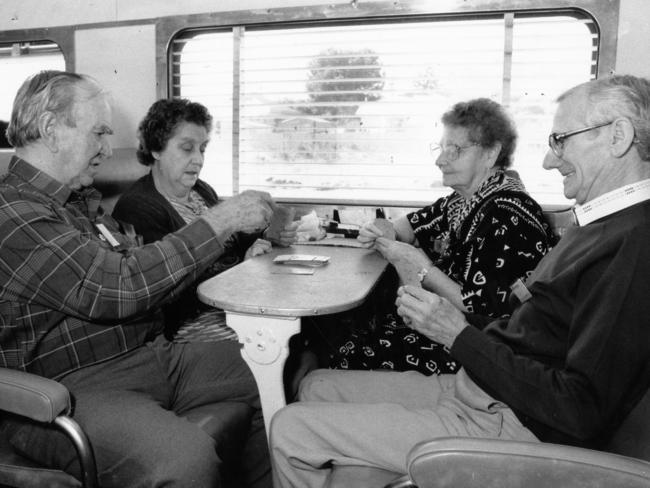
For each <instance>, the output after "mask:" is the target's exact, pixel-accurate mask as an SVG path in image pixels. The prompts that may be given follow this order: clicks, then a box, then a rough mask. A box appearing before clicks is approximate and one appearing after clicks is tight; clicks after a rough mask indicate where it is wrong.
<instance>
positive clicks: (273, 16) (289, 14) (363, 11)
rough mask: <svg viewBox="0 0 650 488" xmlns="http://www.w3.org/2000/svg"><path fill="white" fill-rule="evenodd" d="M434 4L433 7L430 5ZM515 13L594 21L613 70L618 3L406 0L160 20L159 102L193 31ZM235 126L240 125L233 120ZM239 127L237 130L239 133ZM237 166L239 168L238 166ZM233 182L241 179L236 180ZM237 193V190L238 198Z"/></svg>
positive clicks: (607, 68) (603, 58) (600, 66)
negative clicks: (177, 49)
mask: <svg viewBox="0 0 650 488" xmlns="http://www.w3.org/2000/svg"><path fill="white" fill-rule="evenodd" d="M432 3H435V4H434V5H431V4H432ZM508 12H511V13H513V14H515V15H517V16H528V15H535V16H541V15H562V14H568V15H575V14H581V15H586V16H588V17H590V18H591V20H592V22H593V26H594V28H595V29H596V30H597V33H598V46H597V47H598V58H597V59H595V60H594V61H595V71H596V73H595V75H596V77H599V76H603V75H605V74H608V73H612V72H613V71H614V69H613V68H614V64H615V59H616V48H617V30H616V29H617V26H618V13H619V0H614V1H613V2H599V1H598V0H575V1H574V5H572V6H571V7H567V5H566V2H565V1H561V0H518V1H517V0H512V1H503V2H500V3H499V6H498V8H496V7H495V6H494V2H492V1H490V0H475V1H474V2H472V5H471V6H468V5H467V2H465V1H463V0H446V1H444V0H443V1H440V2H421V1H417V0H407V1H402V2H399V3H394V2H373V3H359V4H354V5H353V4H340V5H331V4H329V5H315V6H310V7H286V8H277V9H266V10H264V11H260V10H240V11H233V12H225V13H221V14H218V15H217V14H215V15H208V16H205V15H188V16H186V17H174V18H168V19H161V22H160V23H158V24H157V31H156V35H157V39H158V42H157V44H158V46H157V49H159V48H162V47H163V46H162V44H161V41H163V40H164V41H165V42H164V51H162V52H161V51H158V52H157V59H158V60H159V61H161V60H164V63H162V64H161V65H159V66H157V76H158V77H159V83H158V89H159V93H158V95H159V97H160V98H171V97H172V96H173V88H172V87H173V79H174V76H175V75H176V73H174V69H173V63H172V62H171V60H172V56H173V52H172V43H173V41H174V39H176V38H177V37H180V36H182V35H183V33H186V32H188V31H191V32H193V33H200V32H201V31H206V32H208V31H210V32H213V31H218V30H232V29H237V28H238V27H241V26H243V27H245V28H246V29H256V30H257V29H273V28H291V27H307V26H310V25H314V26H328V25H344V24H349V23H358V22H359V21H362V20H364V19H368V20H371V21H373V22H381V21H389V22H390V21H393V22H394V21H400V20H405V21H417V20H423V21H426V20H431V19H432V18H438V19H453V18H462V19H471V18H472V17H475V18H486V17H489V16H492V15H503V14H504V13H508ZM236 109H237V108H236V106H235V107H234V110H236ZM233 123H234V124H236V120H234V121H233ZM235 129H236V127H234V128H233V131H235ZM232 145H233V158H235V159H236V156H235V155H236V154H237V150H238V147H237V145H238V138H237V137H233V140H232ZM235 166H236V165H235ZM233 178H237V176H236V175H233ZM236 192H237V191H236V190H235V193H236ZM281 200H282V201H286V202H292V203H301V202H302V203H307V202H310V203H317V204H326V205H327V204H342V205H365V206H368V205H370V206H376V205H380V206H381V205H383V206H386V205H389V206H392V207H401V206H404V207H409V208H410V207H413V205H420V204H421V203H422V202H411V201H408V202H406V201H405V202H395V201H390V202H388V201H366V200H364V201H355V200H352V199H348V198H337V199H327V198H322V197H321V198H318V200H317V201H316V200H314V201H312V199H306V198H304V197H302V198H301V197H295V198H294V197H287V198H282V199H281Z"/></svg>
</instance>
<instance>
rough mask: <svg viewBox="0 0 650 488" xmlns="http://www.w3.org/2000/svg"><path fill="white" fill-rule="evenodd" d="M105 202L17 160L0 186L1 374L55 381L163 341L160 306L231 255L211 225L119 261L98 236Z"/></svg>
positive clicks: (125, 253) (126, 252)
mask: <svg viewBox="0 0 650 488" xmlns="http://www.w3.org/2000/svg"><path fill="white" fill-rule="evenodd" d="M99 199H100V194H99V193H98V192H96V191H94V190H91V189H86V190H84V191H83V192H75V191H72V190H71V189H70V188H69V187H67V186H65V185H62V184H61V183H59V182H58V181H56V180H54V179H53V178H51V177H50V176H48V175H47V174H45V173H43V172H41V171H39V170H37V169H36V168H34V167H33V166H31V165H30V164H29V163H27V162H26V161H24V160H22V159H20V158H17V157H13V158H12V160H11V163H10V165H9V171H8V173H7V175H6V176H5V177H4V178H3V179H2V182H1V183H0V365H1V366H4V367H9V368H14V369H21V370H25V371H29V372H32V373H36V374H39V375H42V376H46V377H49V378H54V379H56V378H60V377H62V376H63V375H65V374H66V373H69V372H71V371H74V370H76V369H79V368H81V367H83V366H88V365H91V364H95V363H97V362H101V361H104V360H107V359H110V358H113V357H116V356H119V355H120V354H123V353H125V352H127V351H129V350H132V349H134V348H136V347H139V346H140V345H142V344H143V343H144V342H146V341H147V340H148V339H150V338H152V337H153V336H154V335H156V334H157V333H158V332H159V331H160V328H161V322H162V317H161V314H160V311H159V308H160V306H161V305H162V304H163V303H165V302H166V301H168V300H170V299H173V298H174V297H175V296H177V295H178V293H179V292H180V291H182V290H183V289H184V288H186V287H187V286H189V285H190V284H191V283H192V282H194V281H195V280H196V279H197V278H198V276H200V274H201V272H202V271H203V270H205V269H206V268H207V267H208V266H209V265H210V264H211V263H212V262H213V261H214V260H215V259H216V258H217V257H218V256H219V255H220V254H221V253H222V252H223V242H222V240H221V239H220V238H219V237H218V236H216V235H215V233H214V232H213V231H212V229H211V227H210V226H209V225H208V224H207V222H205V221H204V220H203V219H197V220H196V221H195V222H193V223H192V224H190V225H188V226H186V227H184V228H183V229H182V230H179V231H178V232H175V233H173V234H170V235H169V236H167V237H166V238H165V239H163V240H161V241H158V242H155V243H153V244H149V245H147V246H142V247H134V248H131V249H128V248H127V249H123V250H122V251H121V252H120V251H117V250H115V249H113V248H112V246H111V245H110V244H109V243H108V242H106V240H105V239H103V238H102V237H100V234H99V232H98V231H97V228H96V226H95V222H96V220H97V219H100V218H101V217H102V215H101V208H100V207H99ZM116 237H120V239H118V240H119V241H120V242H124V236H119V234H116Z"/></svg>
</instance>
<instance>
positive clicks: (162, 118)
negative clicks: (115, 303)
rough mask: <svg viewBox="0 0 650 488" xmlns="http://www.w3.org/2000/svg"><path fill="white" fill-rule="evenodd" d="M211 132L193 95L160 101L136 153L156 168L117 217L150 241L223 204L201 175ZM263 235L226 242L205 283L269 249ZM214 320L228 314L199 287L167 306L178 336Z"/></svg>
mask: <svg viewBox="0 0 650 488" xmlns="http://www.w3.org/2000/svg"><path fill="white" fill-rule="evenodd" d="M211 130H212V116H211V115H210V113H209V112H208V109H207V108H206V107H205V106H203V105H202V104H200V103H196V102H192V101H190V100H187V99H162V100H158V101H156V102H155V103H154V104H153V105H152V106H151V107H150V108H149V111H148V112H147V115H146V116H145V118H144V119H143V120H142V122H141V123H140V126H139V128H138V137H139V147H138V150H137V153H136V154H137V157H138V161H139V162H140V163H141V164H143V165H145V166H150V167H151V171H150V172H149V173H148V174H146V175H145V176H143V177H142V178H140V179H139V180H138V181H136V182H135V183H134V184H133V185H132V186H131V187H130V188H129V189H128V190H127V191H126V192H125V193H124V194H123V195H122V196H121V197H120V199H119V200H118V202H117V203H116V205H115V208H114V210H113V213H112V215H113V217H114V218H116V219H118V220H120V221H123V222H128V223H130V224H132V225H133V226H134V228H135V231H136V232H137V233H138V234H139V235H141V236H142V238H143V241H144V243H145V244H147V243H150V242H154V241H157V240H159V239H162V238H163V237H164V236H165V235H167V234H169V233H171V232H174V231H177V230H178V229H180V228H181V227H183V226H184V225H186V224H188V223H189V222H191V221H192V220H194V219H196V218H197V217H199V216H200V215H201V214H202V213H203V212H205V211H206V210H207V209H208V208H209V207H212V206H214V205H217V204H218V203H219V201H218V197H217V194H216V192H215V191H214V190H213V189H212V187H211V186H210V185H208V184H207V183H206V182H204V181H203V180H201V179H199V174H200V173H201V169H202V168H203V162H204V153H205V149H206V147H207V145H208V142H209V140H210V131H211ZM262 237H263V235H262V234H259V235H252V234H242V233H240V234H235V235H233V236H232V237H231V239H230V241H229V242H228V243H227V244H226V248H227V251H226V252H225V253H224V255H223V256H222V257H221V259H219V261H217V262H216V263H215V264H214V265H213V266H212V267H211V269H210V270H209V272H208V273H207V274H206V275H204V276H203V277H202V278H201V280H200V281H202V280H204V279H206V278H208V277H209V276H212V275H214V274H216V273H218V272H220V271H223V270H224V269H226V268H228V267H230V266H233V265H234V264H237V263H238V262H240V261H241V260H243V259H247V258H249V257H252V256H255V255H258V254H262V253H265V252H267V251H268V250H269V249H270V248H271V242H270V241H269V240H266V239H263V238H262ZM294 238H295V229H293V228H286V229H285V231H284V232H282V233H281V234H280V236H279V237H278V238H277V239H276V240H275V243H276V244H279V245H283V246H286V245H289V244H291V243H292V242H293V240H294ZM208 324H211V325H214V324H225V319H224V317H223V312H222V311H221V310H217V309H214V308H212V307H208V306H206V305H203V304H201V303H200V302H199V301H198V299H197V298H196V290H195V288H190V289H189V290H187V291H186V292H185V294H184V295H182V297H181V298H180V299H179V300H178V301H176V302H174V303H173V304H171V305H169V306H167V307H166V309H165V335H166V336H167V337H168V338H169V339H172V338H174V336H175V335H176V334H177V332H178V329H179V328H180V327H181V325H184V326H185V327H184V328H183V330H182V331H181V332H187V331H189V330H196V329H203V328H204V326H205V325H208ZM212 330H213V331H216V330H217V329H216V328H215V327H213V328H212ZM221 331H225V332H224V337H229V338H234V337H235V335H234V332H232V331H230V330H229V329H227V328H225V325H224V326H223V327H222V329H221ZM176 339H177V340H179V339H180V338H179V337H176Z"/></svg>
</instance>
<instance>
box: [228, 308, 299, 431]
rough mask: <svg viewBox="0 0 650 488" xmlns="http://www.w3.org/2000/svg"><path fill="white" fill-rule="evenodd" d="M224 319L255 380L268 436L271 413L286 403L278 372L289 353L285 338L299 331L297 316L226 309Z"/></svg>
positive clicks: (280, 372)
mask: <svg viewBox="0 0 650 488" xmlns="http://www.w3.org/2000/svg"><path fill="white" fill-rule="evenodd" d="M226 322H227V324H228V325H229V326H230V328H232V329H233V330H234V331H235V332H236V333H237V337H238V339H239V342H240V343H241V344H243V347H242V350H241V355H242V357H243V358H244V361H246V363H247V364H248V366H249V368H250V369H251V372H252V373H253V376H254V377H255V381H256V382H257V388H258V390H259V392H260V401H261V403H262V412H263V414H264V426H265V427H266V435H267V436H268V435H269V432H270V431H269V427H270V425H271V419H272V418H273V415H274V414H275V412H277V411H278V410H280V409H281V408H282V407H284V406H285V405H286V404H287V401H286V398H285V396H284V383H283V381H282V373H283V372H284V364H285V362H286V360H287V357H288V356H289V339H290V338H291V337H292V336H293V335H295V334H297V333H298V332H300V317H286V318H281V317H272V316H264V315H247V314H239V313H232V312H226Z"/></svg>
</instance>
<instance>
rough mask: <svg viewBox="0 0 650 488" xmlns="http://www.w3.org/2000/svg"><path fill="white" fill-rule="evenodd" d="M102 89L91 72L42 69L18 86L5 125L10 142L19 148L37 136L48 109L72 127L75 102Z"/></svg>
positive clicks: (88, 97)
mask: <svg viewBox="0 0 650 488" xmlns="http://www.w3.org/2000/svg"><path fill="white" fill-rule="evenodd" d="M101 93H104V91H103V89H102V88H101V86H99V84H98V83H97V82H96V81H95V80H94V79H93V78H91V77H90V76H87V75H82V74H77V73H70V72H66V71H56V70H47V71H41V72H39V73H36V74H35V75H32V76H31V77H29V78H27V80H25V81H24V82H23V84H22V85H21V87H20V88H19V89H18V92H17V94H16V98H15V99H14V104H13V109H12V111H11V120H10V121H9V127H8V128H7V139H8V140H9V143H10V144H11V145H12V146H14V147H16V148H18V147H24V146H26V145H27V144H29V143H30V142H33V141H36V140H38V139H40V137H41V134H40V131H39V126H38V124H39V119H40V117H41V116H42V115H43V114H44V113H46V112H51V113H53V114H55V115H56V116H57V117H61V118H62V120H63V121H64V122H65V123H66V124H67V125H68V126H70V127H74V124H75V120H74V114H73V111H74V106H75V103H76V102H78V101H82V100H88V99H90V98H93V97H95V96H97V95H99V94H101Z"/></svg>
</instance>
